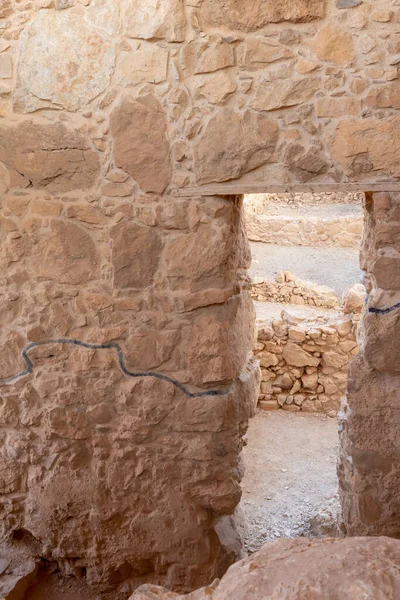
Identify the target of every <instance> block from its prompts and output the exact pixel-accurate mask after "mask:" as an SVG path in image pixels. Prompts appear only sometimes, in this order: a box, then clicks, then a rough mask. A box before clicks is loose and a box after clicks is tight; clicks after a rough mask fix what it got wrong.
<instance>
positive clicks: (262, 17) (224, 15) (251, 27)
mask: <svg viewBox="0 0 400 600" xmlns="http://www.w3.org/2000/svg"><path fill="white" fill-rule="evenodd" d="M324 15H325V0H283V1H282V2H263V0H256V1H255V2H253V3H252V4H251V5H248V6H246V10H243V3H242V2H241V1H240V0H227V1H226V2H215V0H205V1H204V2H203V4H202V7H201V19H202V22H203V24H204V25H205V26H206V27H221V28H224V29H227V28H228V29H233V30H235V29H238V30H240V31H257V29H261V28H262V27H264V26H265V25H268V23H281V22H282V21H291V22H293V23H304V22H307V21H313V20H314V19H320V18H322V17H324Z"/></svg>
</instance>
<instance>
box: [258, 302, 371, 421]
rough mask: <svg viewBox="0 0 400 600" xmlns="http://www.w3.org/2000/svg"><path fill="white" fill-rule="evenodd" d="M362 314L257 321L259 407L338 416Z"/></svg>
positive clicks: (291, 317) (356, 346)
mask: <svg viewBox="0 0 400 600" xmlns="http://www.w3.org/2000/svg"><path fill="white" fill-rule="evenodd" d="M359 317H360V315H358V314H351V315H343V316H342V317H338V316H336V317H334V318H332V317H323V316H321V317H317V318H308V319H307V318H301V317H295V316H293V315H289V314H288V313H286V312H285V311H282V318H281V319H271V320H269V321H262V322H259V323H258V324H257V344H256V347H255V354H256V357H257V358H258V360H259V361H260V366H261V394H260V396H259V402H260V406H261V408H263V409H265V410H274V409H277V408H279V407H281V408H283V409H284V410H289V411H300V410H302V411H305V412H325V413H332V414H333V415H336V413H337V411H338V410H339V407H340V403H341V401H342V399H343V397H344V395H345V392H346V388H347V378H348V367H349V361H350V360H351V358H352V357H353V356H355V355H357V353H358V345H357V341H356V332H357V326H358V321H359Z"/></svg>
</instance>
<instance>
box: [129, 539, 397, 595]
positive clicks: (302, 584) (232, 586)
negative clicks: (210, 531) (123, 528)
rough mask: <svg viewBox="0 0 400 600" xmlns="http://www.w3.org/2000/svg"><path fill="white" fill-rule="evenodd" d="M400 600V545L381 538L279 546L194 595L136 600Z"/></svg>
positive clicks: (148, 591)
mask: <svg viewBox="0 0 400 600" xmlns="http://www.w3.org/2000/svg"><path fill="white" fill-rule="evenodd" d="M389 573H390V575H389ZM399 597H400V541H398V540H394V539H390V538H385V537H381V538H347V539H325V540H312V541H311V540H307V539H300V538H299V539H286V540H279V541H278V542H274V543H272V544H266V545H265V546H264V547H263V548H262V549H261V550H260V551H259V552H257V553H256V554H254V555H253V556H251V557H250V558H247V559H245V560H242V561H240V562H238V563H236V564H235V565H233V566H232V567H231V568H230V569H229V571H228V572H227V573H226V575H225V576H224V577H223V578H222V580H221V581H220V582H218V581H216V582H214V583H213V584H212V585H211V586H209V587H207V588H203V589H201V590H198V591H197V592H194V593H193V594H189V595H188V596H181V595H177V594H173V593H171V592H169V591H167V590H164V589H163V588H159V587H156V586H147V585H145V586H141V587H140V588H139V589H138V590H137V591H136V592H135V594H134V595H133V596H132V597H131V599H130V600H150V599H151V600H179V599H181V598H187V599H188V600H189V599H190V600H203V599H204V600H205V599H207V600H228V599H229V600H233V599H234V600H248V599H250V598H251V600H267V599H271V600H272V599H277V600H278V599H280V600H303V599H304V600H306V599H307V600H311V599H312V600H327V599H330V600H355V599H360V600H361V598H371V599H372V598H373V599H374V600H395V599H396V598H399Z"/></svg>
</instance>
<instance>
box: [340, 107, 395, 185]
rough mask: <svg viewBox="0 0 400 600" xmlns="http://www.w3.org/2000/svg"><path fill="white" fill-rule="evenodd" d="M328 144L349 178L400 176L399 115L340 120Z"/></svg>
mask: <svg viewBox="0 0 400 600" xmlns="http://www.w3.org/2000/svg"><path fill="white" fill-rule="evenodd" d="M388 139H390V144H387V142H386V140H388ZM329 143H330V146H331V150H332V154H333V157H334V158H335V160H337V162H338V163H339V164H340V165H341V166H342V167H343V169H344V171H345V173H346V174H347V175H348V176H350V177H353V178H354V177H355V178H357V177H358V178H361V179H362V178H366V177H368V179H371V177H373V176H374V174H375V175H386V176H395V177H399V176H400V168H399V161H398V160H397V156H398V155H399V153H400V118H399V117H391V118H387V119H368V120H343V121H340V122H339V123H338V125H337V127H336V130H335V132H334V134H333V135H332V136H331V137H330V139H329Z"/></svg>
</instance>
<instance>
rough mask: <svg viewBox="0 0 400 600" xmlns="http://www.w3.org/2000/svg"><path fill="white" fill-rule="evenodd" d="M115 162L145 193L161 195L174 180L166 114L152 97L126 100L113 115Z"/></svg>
mask: <svg viewBox="0 0 400 600" xmlns="http://www.w3.org/2000/svg"><path fill="white" fill-rule="evenodd" d="M111 132H112V135H113V138H114V160H115V164H116V166H117V167H120V168H121V169H124V170H125V171H127V172H128V173H129V174H130V175H132V177H133V178H134V179H135V181H136V182H137V183H138V185H139V186H140V187H141V188H142V190H143V191H144V192H154V193H159V194H161V193H162V192H163V191H164V190H165V188H166V187H167V185H168V183H169V181H170V177H171V165H170V144H169V141H168V138H167V128H166V123H165V116H164V112H163V110H162V108H161V105H160V104H159V103H158V102H157V100H156V99H155V98H154V97H153V96H151V95H147V96H140V97H138V98H136V99H133V98H131V97H130V96H127V97H126V98H124V99H123V100H122V102H121V103H120V105H119V106H118V107H117V108H115V110H114V111H113V113H112V115H111Z"/></svg>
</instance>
